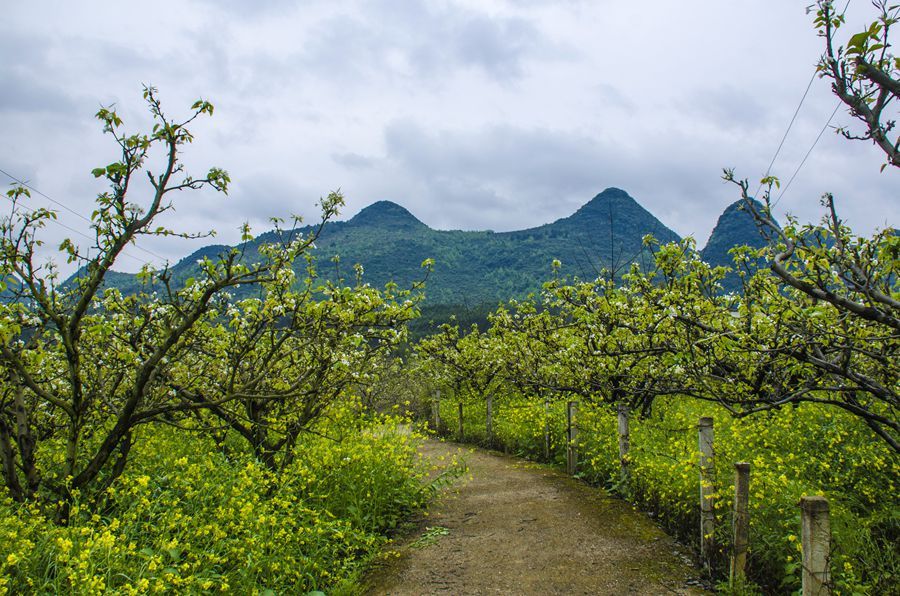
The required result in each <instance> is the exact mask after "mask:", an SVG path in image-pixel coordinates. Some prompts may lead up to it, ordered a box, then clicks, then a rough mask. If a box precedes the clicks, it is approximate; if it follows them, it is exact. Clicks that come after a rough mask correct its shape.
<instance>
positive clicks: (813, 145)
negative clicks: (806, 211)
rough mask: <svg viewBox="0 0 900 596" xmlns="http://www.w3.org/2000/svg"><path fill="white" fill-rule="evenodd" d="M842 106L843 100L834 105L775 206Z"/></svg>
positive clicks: (776, 201)
mask: <svg viewBox="0 0 900 596" xmlns="http://www.w3.org/2000/svg"><path fill="white" fill-rule="evenodd" d="M840 107H841V102H840V101H838V102H837V105H836V106H834V111H833V112H831V116H829V117H828V122H826V123H825V126H823V127H822V130H820V131H819V136H817V137H816V140H815V141H813V144H812V145H811V146H810V148H809V151H807V152H806V155H804V156H803V159H802V160H801V161H800V165H798V166H797V169H796V170H794V173H793V174H791V178H790V179H789V180H788V182H787V184H785V185H784V188H782V189H781V194H779V195H778V198H777V199H775V202H774V203H773V204H772V206H773V207H774V206H775V205H777V204H778V201H780V200H781V197H783V196H784V193H786V192H787V190H788V188H790V186H791V182H793V181H794V178H796V177H797V174H798V173H799V172H800V168H802V167H803V164H805V163H806V159H807V158H808V157H809V154H810V153H812V151H813V149H815V148H816V145H817V144H818V143H819V139H821V138H822V135H823V134H825V131H826V130H828V126H829V125H830V124H831V121H832V120H833V119H834V115H835V114H837V111H838V109H839V108H840Z"/></svg>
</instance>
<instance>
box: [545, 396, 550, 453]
mask: <svg viewBox="0 0 900 596" xmlns="http://www.w3.org/2000/svg"><path fill="white" fill-rule="evenodd" d="M544 460H545V461H550V400H546V399H545V400H544Z"/></svg>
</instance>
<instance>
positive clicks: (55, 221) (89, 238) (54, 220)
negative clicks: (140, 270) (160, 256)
mask: <svg viewBox="0 0 900 596" xmlns="http://www.w3.org/2000/svg"><path fill="white" fill-rule="evenodd" d="M4 173H5V172H4ZM3 198H5V199H6V200H8V201H10V202H11V203H13V204H15V200H14V199H12V198H10V197H8V196H6V195H3ZM26 213H27V214H28V215H31V214H32V213H34V210H32V211H28V210H26ZM49 221H50V222H52V223H55V224H56V225H58V226H59V227H61V228H65V229H66V230H69V231H70V232H72V233H73V234H78V235H79V236H81V237H82V238H86V239H87V240H88V241H90V242H94V241H95V238H91V237H90V236H88V235H87V234H85V233H84V232H82V231H81V230H76V229H75V228H73V227H71V226H67V225H66V224H64V223H63V222H61V221H59V220H58V219H50V220H49ZM121 254H122V255H123V256H126V257H128V258H129V259H134V260H135V261H137V262H138V263H141V264H142V265H150V266H152V265H153V263H151V262H149V261H145V260H143V259H140V258H138V257H136V256H134V255H131V254H128V253H127V252H125V251H124V250H123V251H122V253H121Z"/></svg>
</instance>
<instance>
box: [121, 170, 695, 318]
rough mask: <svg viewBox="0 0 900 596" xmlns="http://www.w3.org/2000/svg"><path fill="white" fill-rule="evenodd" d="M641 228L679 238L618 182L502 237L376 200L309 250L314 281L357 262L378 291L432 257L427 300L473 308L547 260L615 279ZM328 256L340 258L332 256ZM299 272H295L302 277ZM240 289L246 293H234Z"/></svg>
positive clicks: (131, 284) (536, 279) (413, 276)
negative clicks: (568, 211)
mask: <svg viewBox="0 0 900 596" xmlns="http://www.w3.org/2000/svg"><path fill="white" fill-rule="evenodd" d="M275 234H276V232H266V233H264V234H261V235H260V236H258V237H257V238H255V239H254V240H252V241H251V242H249V243H248V244H247V245H246V250H247V253H246V256H245V257H244V258H245V259H248V260H251V261H252V260H255V259H256V256H257V253H256V248H257V247H258V246H259V245H260V244H261V243H264V242H272V241H274V240H276V238H275ZM646 234H653V235H654V236H655V237H656V239H657V240H659V241H660V242H670V241H674V240H678V235H677V234H675V233H674V232H673V231H671V230H669V229H668V228H667V227H665V226H664V225H663V224H662V223H661V222H660V221H659V220H658V219H656V218H655V217H654V216H653V215H651V214H650V213H649V212H648V211H647V210H645V209H644V208H643V207H641V206H640V205H639V204H638V203H637V202H636V201H635V200H634V199H633V198H631V197H630V196H629V195H628V194H627V193H626V192H625V191H622V190H619V189H616V188H608V189H606V190H605V191H603V192H602V193H600V194H598V195H597V196H596V197H594V198H593V199H592V200H591V201H590V202H588V203H587V204H586V205H584V206H583V207H581V209H579V210H578V211H577V212H576V213H575V214H573V215H571V216H569V217H566V218H563V219H560V220H558V221H556V222H553V223H550V224H546V225H543V226H539V227H537V228H532V229H528V230H521V231H515V232H502V233H494V232H490V231H478V232H463V231H459V230H453V231H444V230H433V229H431V228H429V227H428V226H426V225H425V224H423V223H422V222H420V221H419V220H418V219H416V218H415V217H414V216H413V215H412V214H411V213H409V211H407V210H406V209H404V208H403V207H401V206H399V205H397V204H395V203H391V202H388V201H379V202H377V203H374V204H373V205H370V206H368V207H366V208H365V209H363V210H362V211H360V212H359V213H358V214H357V215H356V216H354V217H353V218H352V219H350V220H349V221H344V222H334V223H329V224H328V225H327V226H326V227H325V229H324V231H323V232H322V235H321V236H320V237H319V239H318V241H317V243H316V244H317V249H316V250H315V251H314V254H315V256H316V258H317V268H318V274H319V276H320V277H322V278H324V279H331V280H338V279H343V280H344V282H345V283H351V284H352V283H354V282H355V277H356V272H355V271H354V265H355V264H357V263H359V264H361V265H362V266H363V269H364V272H365V273H364V277H363V281H365V282H366V283H369V284H371V285H373V286H376V287H380V286H383V285H384V284H385V283H387V282H391V281H393V282H395V283H397V284H399V285H400V287H409V286H410V285H411V284H413V283H414V282H415V281H417V280H420V279H421V278H422V269H421V264H422V261H424V260H425V259H428V258H431V259H434V273H433V274H432V275H431V276H430V278H429V280H428V285H427V288H426V296H427V300H428V303H429V304H432V305H442V304H443V305H447V304H450V305H469V307H471V308H476V309H477V308H478V306H477V305H482V304H490V305H492V306H495V305H496V303H497V302H501V301H506V300H508V299H509V298H514V297H524V296H526V295H527V294H529V293H531V292H535V291H538V290H540V288H541V284H542V283H543V282H544V281H546V279H547V278H548V277H550V275H551V263H552V262H553V260H554V259H558V260H559V261H561V262H562V268H561V273H562V274H567V275H577V276H579V277H584V278H594V277H597V276H598V275H600V273H601V271H602V270H604V269H606V270H609V271H611V272H612V273H614V274H615V275H616V276H617V277H618V276H619V275H621V274H622V273H624V272H625V271H627V269H628V266H629V265H630V263H632V262H641V263H642V262H644V261H648V260H649V254H648V253H647V252H646V250H645V249H644V247H643V245H642V238H643V236H645V235H646ZM224 249H225V247H222V246H209V247H205V248H203V249H201V250H199V251H197V252H195V253H194V254H192V255H191V256H189V257H187V258H185V259H182V260H181V261H180V262H179V263H177V264H176V265H174V266H173V267H172V268H171V273H172V276H173V278H174V279H175V280H176V281H179V282H181V281H183V280H184V279H185V278H187V277H191V276H193V275H194V274H195V273H194V270H195V268H196V262H197V260H198V259H200V258H202V257H203V256H212V255H214V254H218V253H219V252H221V251H222V250H224ZM334 257H339V259H338V261H337V262H335V260H334V259H333V258H334ZM303 266H304V264H303V263H297V264H296V267H297V268H300V267H303ZM299 273H300V275H299V276H298V277H300V278H301V279H302V278H303V277H305V276H304V275H303V274H302V272H299ZM137 283H138V282H137V280H134V279H130V278H128V277H125V276H117V278H116V279H115V281H114V284H115V285H116V286H118V287H120V288H121V289H122V290H124V291H126V292H127V291H134V290H136V289H137V287H138V285H137ZM243 291H252V289H245V288H241V289H239V290H238V291H237V292H238V293H241V292H243ZM456 310H457V311H458V309H456ZM457 314H458V313H457ZM423 318H425V319H426V320H427V316H426V317H423ZM476 318H477V317H476ZM482 318H483V317H482ZM473 322H476V321H473Z"/></svg>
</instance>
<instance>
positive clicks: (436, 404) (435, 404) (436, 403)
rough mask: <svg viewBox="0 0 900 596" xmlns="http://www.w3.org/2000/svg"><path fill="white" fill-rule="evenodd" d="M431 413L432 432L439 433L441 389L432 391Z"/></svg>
mask: <svg viewBox="0 0 900 596" xmlns="http://www.w3.org/2000/svg"><path fill="white" fill-rule="evenodd" d="M431 413H432V415H433V416H434V432H436V433H438V434H441V390H440V389H438V390H437V391H435V393H434V400H433V401H432V402H431Z"/></svg>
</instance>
